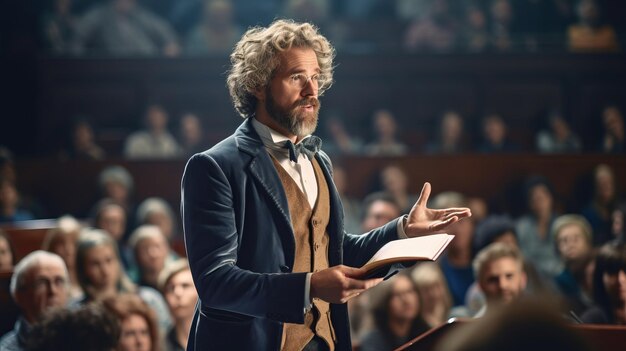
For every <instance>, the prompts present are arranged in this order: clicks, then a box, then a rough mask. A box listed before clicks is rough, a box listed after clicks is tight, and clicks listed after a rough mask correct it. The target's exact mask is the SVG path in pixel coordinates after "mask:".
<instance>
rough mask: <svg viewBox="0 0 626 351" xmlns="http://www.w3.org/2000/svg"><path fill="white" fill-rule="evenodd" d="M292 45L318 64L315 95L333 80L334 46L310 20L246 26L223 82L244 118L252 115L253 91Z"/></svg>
mask: <svg viewBox="0 0 626 351" xmlns="http://www.w3.org/2000/svg"><path fill="white" fill-rule="evenodd" d="M292 47H297V48H310V49H313V51H315V54H316V55H317V62H318V64H319V66H320V71H321V72H320V80H319V90H318V94H319V95H320V96H321V95H322V94H323V93H324V91H326V90H328V89H329V88H330V86H331V85H332V83H333V59H334V57H335V49H334V48H333V46H332V45H331V44H330V42H329V41H328V40H327V39H326V38H325V37H324V36H323V35H321V34H319V33H318V28H317V27H315V26H314V25H312V24H310V23H296V22H294V21H292V20H277V21H274V22H273V23H272V24H270V25H269V26H268V27H267V28H265V27H254V28H250V29H249V30H248V31H247V32H246V33H245V34H244V35H243V37H242V38H241V40H239V42H238V43H237V45H236V46H235V50H234V51H233V53H232V54H231V55H230V62H231V64H232V67H231V69H230V71H229V72H228V78H227V79H226V84H227V86H228V90H229V92H230V96H231V98H232V100H233V104H234V105H235V109H236V110H237V112H238V113H239V114H240V115H241V116H242V117H243V118H248V117H250V116H252V115H254V112H255V110H256V104H257V99H256V97H255V96H254V92H255V91H256V90H258V89H259V88H264V87H266V86H267V85H268V84H269V82H270V79H271V78H272V76H273V74H274V71H275V70H276V68H277V67H278V64H279V57H278V54H279V53H280V52H283V51H285V50H289V49H290V48H292Z"/></svg>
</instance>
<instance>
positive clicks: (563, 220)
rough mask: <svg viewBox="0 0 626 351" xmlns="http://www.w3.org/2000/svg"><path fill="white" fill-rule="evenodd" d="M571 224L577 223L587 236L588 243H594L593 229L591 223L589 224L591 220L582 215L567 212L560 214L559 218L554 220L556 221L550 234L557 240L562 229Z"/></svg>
mask: <svg viewBox="0 0 626 351" xmlns="http://www.w3.org/2000/svg"><path fill="white" fill-rule="evenodd" d="M569 225H575V226H577V227H578V228H580V230H581V231H582V233H583V235H584V236H585V240H586V241H587V243H588V244H589V245H593V244H592V242H593V229H591V224H589V221H587V219H586V218H585V217H583V216H581V215H577V214H566V215H562V216H559V217H558V218H557V219H555V220H554V223H553V224H552V229H551V230H550V234H551V235H552V237H553V238H554V239H555V240H556V239H557V237H558V236H559V234H560V233H561V229H563V228H565V227H567V226H569Z"/></svg>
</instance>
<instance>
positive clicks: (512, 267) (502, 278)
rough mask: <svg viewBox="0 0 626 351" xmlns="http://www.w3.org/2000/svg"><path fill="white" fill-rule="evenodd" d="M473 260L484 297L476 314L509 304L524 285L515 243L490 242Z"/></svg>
mask: <svg viewBox="0 0 626 351" xmlns="http://www.w3.org/2000/svg"><path fill="white" fill-rule="evenodd" d="M473 264H474V274H475V275H476V277H478V285H479V286H480V289H481V290H482V291H483V293H484V294H485V298H486V300H487V303H486V304H485V306H484V307H483V308H482V309H481V310H480V311H478V313H477V314H476V315H475V317H482V316H484V315H485V313H487V311H488V310H491V309H495V308H497V306H498V305H505V304H510V303H511V302H512V301H514V300H515V299H517V298H518V297H519V296H520V295H521V294H522V292H523V291H524V289H525V288H526V273H525V272H524V258H523V257H522V253H521V252H520V251H519V249H518V248H517V247H515V246H512V245H508V244H505V243H499V242H496V243H493V244H491V245H489V246H487V247H486V248H484V249H483V250H481V251H480V252H479V253H478V255H476V258H475V259H474V262H473ZM494 307H495V308H494Z"/></svg>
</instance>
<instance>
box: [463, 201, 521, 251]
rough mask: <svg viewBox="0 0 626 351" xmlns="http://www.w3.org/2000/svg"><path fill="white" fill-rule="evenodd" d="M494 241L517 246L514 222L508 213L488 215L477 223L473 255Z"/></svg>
mask: <svg viewBox="0 0 626 351" xmlns="http://www.w3.org/2000/svg"><path fill="white" fill-rule="evenodd" d="M472 216H474V213H473V212H472ZM495 242H499V243H505V244H508V245H511V246H515V247H518V248H519V243H518V239H517V233H516V231H515V223H514V222H513V220H512V219H511V217H509V216H508V215H490V216H488V217H487V218H485V219H484V220H483V221H482V222H480V224H478V226H477V227H476V232H475V234H474V241H473V244H472V251H473V255H476V254H478V252H479V251H480V250H482V249H484V248H485V247H487V246H489V245H490V244H492V243H495Z"/></svg>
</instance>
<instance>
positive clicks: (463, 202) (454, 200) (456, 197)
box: [430, 191, 467, 208]
mask: <svg viewBox="0 0 626 351" xmlns="http://www.w3.org/2000/svg"><path fill="white" fill-rule="evenodd" d="M430 206H431V207H432V208H450V207H467V198H466V197H465V195H463V194H461V193H459V192H456V191H444V192H442V193H439V194H437V196H435V197H434V198H433V199H432V203H431V205H430Z"/></svg>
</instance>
